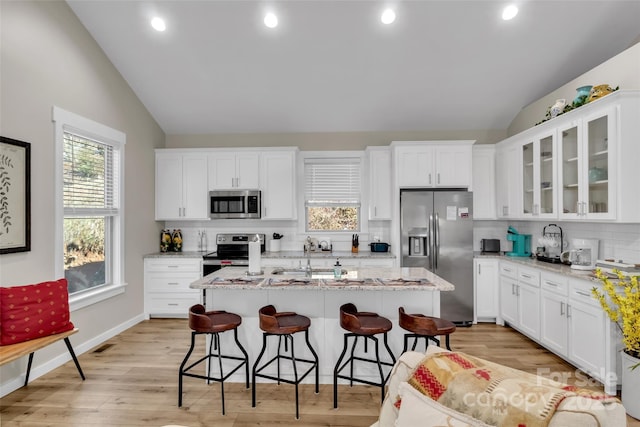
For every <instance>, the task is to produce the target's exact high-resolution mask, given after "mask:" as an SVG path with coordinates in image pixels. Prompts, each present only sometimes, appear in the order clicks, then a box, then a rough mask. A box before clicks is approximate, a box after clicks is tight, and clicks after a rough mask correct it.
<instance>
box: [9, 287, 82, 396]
mask: <svg viewBox="0 0 640 427" xmlns="http://www.w3.org/2000/svg"><path fill="white" fill-rule="evenodd" d="M76 332H78V329H77V328H75V327H74V325H73V323H71V319H70V314H69V294H68V291H67V280H66V279H59V280H54V281H50V282H42V283H38V284H34V285H25V286H12V287H0V365H4V364H5V363H9V362H13V361H14V360H16V359H18V358H20V357H22V356H26V355H27V354H28V355H29V362H28V364H27V377H26V379H25V381H24V385H25V386H26V385H27V383H28V382H29V373H30V372H31V363H32V362H33V353H34V352H35V351H36V350H39V349H41V348H43V347H46V346H48V345H49V344H53V343H54V342H56V341H60V340H64V343H65V344H66V345H67V349H68V350H69V353H70V354H71V357H72V358H73V362H74V363H75V364H76V368H78V372H79V373H80V377H82V379H83V380H84V379H85V378H84V373H82V369H81V368H80V363H79V362H78V358H77V357H76V354H75V352H74V351H73V347H71V342H69V336H71V335H73V334H75V333H76Z"/></svg>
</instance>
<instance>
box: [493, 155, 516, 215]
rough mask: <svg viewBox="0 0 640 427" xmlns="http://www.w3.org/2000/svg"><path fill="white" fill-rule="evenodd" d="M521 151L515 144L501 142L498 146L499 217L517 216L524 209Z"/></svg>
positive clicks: (497, 190) (497, 187) (497, 191)
mask: <svg viewBox="0 0 640 427" xmlns="http://www.w3.org/2000/svg"><path fill="white" fill-rule="evenodd" d="M519 154H520V152H519V150H518V146H517V145H515V144H503V143H500V144H498V145H497V146H496V202H497V206H496V214H497V217H498V218H517V217H518V212H520V211H521V210H522V208H521V205H522V199H521V197H520V196H519V195H520V175H519V173H518V170H519V168H518V164H519V162H520V156H519Z"/></svg>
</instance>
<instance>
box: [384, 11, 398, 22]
mask: <svg viewBox="0 0 640 427" xmlns="http://www.w3.org/2000/svg"><path fill="white" fill-rule="evenodd" d="M395 20H396V13H395V12H394V11H393V10H391V9H386V10H385V11H384V12H382V16H380V21H382V23H383V24H391V23H392V22H393V21H395Z"/></svg>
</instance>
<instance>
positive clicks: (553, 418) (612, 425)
mask: <svg viewBox="0 0 640 427" xmlns="http://www.w3.org/2000/svg"><path fill="white" fill-rule="evenodd" d="M417 426H434V427H435V426H450V427H463V426H473V427H485V426H501V427H502V426H505V427H506V426H514V427H531V426H551V427H573V426H576V427H577V426H579V427H620V426H626V413H625V410H624V407H623V406H622V404H621V403H620V402H619V400H618V399H616V398H615V397H612V396H608V395H606V394H604V393H601V392H594V391H590V390H584V389H579V388H577V387H574V386H570V385H567V384H562V383H559V382H556V381H553V380H550V379H547V378H543V377H540V376H536V375H533V374H529V373H526V372H523V371H519V370H516V369H512V368H509V367H506V366H503V365H499V364H496V363H492V362H489V361H486V360H483V359H480V358H475V357H473V356H469V355H466V354H464V353H456V352H449V351H447V350H444V349H441V348H439V347H436V346H429V348H428V350H427V352H426V353H419V352H413V351H409V352H405V353H404V354H402V356H401V357H400V358H399V359H398V361H397V362H396V363H395V365H394V366H393V369H392V371H391V375H390V377H389V382H388V389H387V394H386V397H385V399H384V402H383V404H382V408H381V410H380V416H379V419H378V421H377V422H376V423H374V424H373V425H372V426H371V427H417Z"/></svg>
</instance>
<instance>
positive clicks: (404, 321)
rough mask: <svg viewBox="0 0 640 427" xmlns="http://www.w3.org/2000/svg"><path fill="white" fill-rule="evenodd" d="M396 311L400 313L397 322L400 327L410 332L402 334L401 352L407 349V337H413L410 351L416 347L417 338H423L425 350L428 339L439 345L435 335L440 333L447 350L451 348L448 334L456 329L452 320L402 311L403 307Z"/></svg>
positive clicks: (427, 345)
mask: <svg viewBox="0 0 640 427" xmlns="http://www.w3.org/2000/svg"><path fill="white" fill-rule="evenodd" d="M398 313H399V314H400V319H399V322H398V323H399V324H400V327H401V328H402V329H404V330H405V331H409V332H412V333H410V334H404V348H403V349H402V352H403V353H404V352H405V351H407V344H408V343H409V338H413V339H414V341H413V347H411V350H412V351H413V350H415V349H416V344H417V343H418V338H424V339H425V344H424V350H425V351H427V347H429V340H432V341H433V342H435V343H436V345H438V346H440V340H439V339H438V338H436V337H437V336H442V335H445V340H446V341H445V345H446V346H447V350H451V346H450V345H449V335H450V334H452V333H453V332H455V330H456V325H454V324H453V323H452V322H450V321H448V320H445V319H441V318H439V317H429V316H425V315H424V314H407V313H405V312H404V307H400V308H399V309H398Z"/></svg>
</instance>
